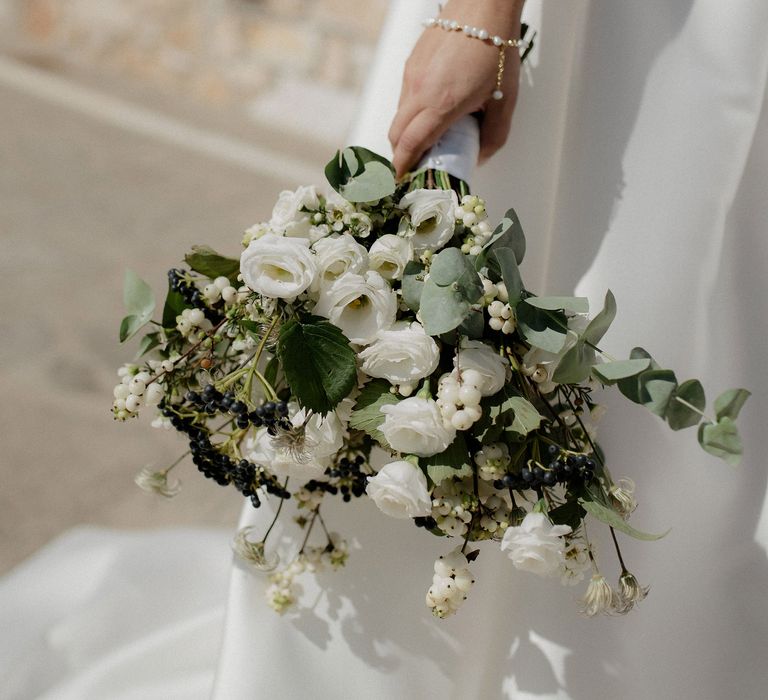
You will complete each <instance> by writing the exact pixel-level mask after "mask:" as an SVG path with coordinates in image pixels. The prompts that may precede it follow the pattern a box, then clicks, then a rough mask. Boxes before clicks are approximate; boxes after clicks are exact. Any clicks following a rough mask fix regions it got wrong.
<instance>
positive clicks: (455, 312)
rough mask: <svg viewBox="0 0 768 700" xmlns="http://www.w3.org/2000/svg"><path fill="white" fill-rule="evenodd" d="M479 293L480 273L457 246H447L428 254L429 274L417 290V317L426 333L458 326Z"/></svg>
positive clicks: (442, 331) (481, 286) (480, 286)
mask: <svg viewBox="0 0 768 700" xmlns="http://www.w3.org/2000/svg"><path fill="white" fill-rule="evenodd" d="M482 293H483V285H482V283H481V281H480V276H479V275H478V274H477V272H476V271H475V269H474V267H473V266H472V263H471V262H470V261H469V259H468V258H467V256H465V255H464V254H463V253H462V252H461V251H460V250H458V248H447V249H445V250H442V251H440V252H439V253H438V254H437V255H435V256H434V257H433V258H432V263H431V265H430V271H429V278H428V279H427V280H426V282H424V286H423V288H422V290H421V299H420V307H419V317H420V318H421V322H422V325H423V326H424V330H425V331H426V332H427V333H428V334H429V335H433V336H436V335H441V334H443V333H448V332H449V331H452V330H453V329H454V328H456V327H458V326H459V325H460V324H461V323H462V322H463V321H464V319H465V318H466V317H467V315H468V314H469V312H470V306H471V305H472V304H474V303H475V302H476V301H477V300H478V299H479V298H480V296H481V295H482Z"/></svg>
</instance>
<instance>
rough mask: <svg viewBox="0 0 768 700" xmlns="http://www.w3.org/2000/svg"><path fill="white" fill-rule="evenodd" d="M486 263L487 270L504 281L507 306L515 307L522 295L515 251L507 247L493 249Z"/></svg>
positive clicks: (521, 284) (521, 283)
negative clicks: (507, 299)
mask: <svg viewBox="0 0 768 700" xmlns="http://www.w3.org/2000/svg"><path fill="white" fill-rule="evenodd" d="M486 262H487V265H488V269H489V270H491V271H492V272H494V273H495V274H496V275H498V276H499V277H501V279H502V280H503V281H504V286H505V287H506V288H507V296H508V297H509V301H508V303H509V305H510V306H511V307H513V308H514V307H516V306H517V304H518V302H519V301H520V298H521V296H522V293H523V279H522V277H521V276H520V268H519V267H518V263H517V257H516V254H515V251H514V250H513V249H512V248H508V247H495V248H493V249H492V250H491V251H490V252H489V253H488V256H487V258H486Z"/></svg>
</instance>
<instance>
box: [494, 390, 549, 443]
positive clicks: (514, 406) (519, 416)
mask: <svg viewBox="0 0 768 700" xmlns="http://www.w3.org/2000/svg"><path fill="white" fill-rule="evenodd" d="M502 405H503V406H507V407H509V408H510V409H511V410H512V411H513V412H514V414H515V418H514V420H513V421H512V426H511V428H510V430H512V432H515V433H519V434H520V435H528V433H530V432H532V431H534V430H536V429H537V428H538V427H539V425H540V424H541V421H542V420H543V416H542V415H541V414H540V413H539V412H538V411H537V410H536V408H535V407H534V405H533V404H532V403H531V402H530V401H528V400H527V399H524V398H523V397H522V396H512V397H510V398H508V399H507V400H506V401H505V402H504V403H503V404H502Z"/></svg>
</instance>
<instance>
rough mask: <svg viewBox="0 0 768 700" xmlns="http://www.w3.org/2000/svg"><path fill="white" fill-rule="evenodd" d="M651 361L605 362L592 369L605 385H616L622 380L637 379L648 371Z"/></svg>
mask: <svg viewBox="0 0 768 700" xmlns="http://www.w3.org/2000/svg"><path fill="white" fill-rule="evenodd" d="M650 364H651V361H650V360H649V359H648V358H645V359H639V360H616V361H615V362H603V363H602V364H598V365H595V366H594V367H592V374H594V375H595V376H596V377H597V378H598V379H599V380H600V381H601V382H602V383H603V384H608V385H610V384H615V383H616V382H618V381H619V380H620V379H626V378H627V377H636V376H637V375H638V374H640V373H641V372H643V371H645V370H646V369H648V367H649V366H650Z"/></svg>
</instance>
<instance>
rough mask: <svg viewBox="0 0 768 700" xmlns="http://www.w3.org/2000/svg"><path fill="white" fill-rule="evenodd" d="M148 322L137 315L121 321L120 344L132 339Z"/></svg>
mask: <svg viewBox="0 0 768 700" xmlns="http://www.w3.org/2000/svg"><path fill="white" fill-rule="evenodd" d="M148 322H149V320H148V319H147V320H145V319H143V318H142V317H141V316H136V315H135V314H131V315H130V316H126V317H125V318H123V320H122V321H120V342H121V343H124V342H125V341H126V340H128V339H129V338H132V337H133V336H134V335H136V333H138V332H139V331H140V330H141V329H142V328H143V327H144V326H145V325H146V324H147V323H148Z"/></svg>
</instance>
